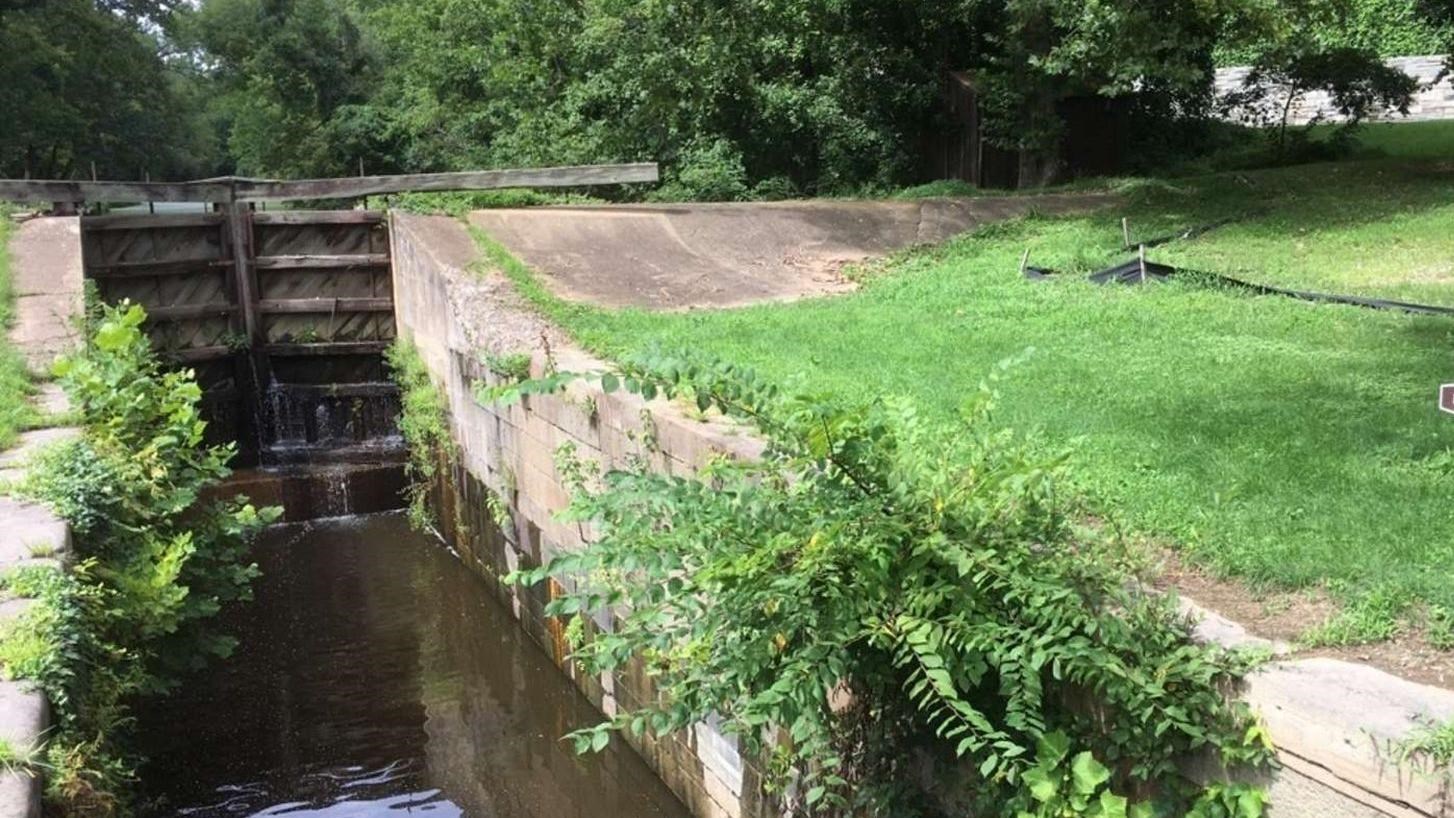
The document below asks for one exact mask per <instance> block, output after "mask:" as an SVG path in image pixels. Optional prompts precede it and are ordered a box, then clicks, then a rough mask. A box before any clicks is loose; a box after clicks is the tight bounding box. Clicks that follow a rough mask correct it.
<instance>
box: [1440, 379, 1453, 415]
mask: <svg viewBox="0 0 1454 818" xmlns="http://www.w3.org/2000/svg"><path fill="white" fill-rule="evenodd" d="M1439 408H1440V409H1442V410H1443V411H1445V412H1448V413H1449V414H1451V415H1454V383H1446V384H1444V385H1443V386H1441V387H1439Z"/></svg>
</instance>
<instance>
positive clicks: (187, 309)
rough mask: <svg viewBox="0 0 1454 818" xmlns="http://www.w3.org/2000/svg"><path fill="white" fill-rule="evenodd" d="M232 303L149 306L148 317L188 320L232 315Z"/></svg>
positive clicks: (159, 319) (162, 319)
mask: <svg viewBox="0 0 1454 818" xmlns="http://www.w3.org/2000/svg"><path fill="white" fill-rule="evenodd" d="M233 309H234V307H233V306H232V304H223V303H212V304H176V305H172V306H166V307H147V308H146V317H147V318H149V319H152V320H155V321H186V320H188V319H196V318H207V317H208V316H212V315H231V314H232V311H233Z"/></svg>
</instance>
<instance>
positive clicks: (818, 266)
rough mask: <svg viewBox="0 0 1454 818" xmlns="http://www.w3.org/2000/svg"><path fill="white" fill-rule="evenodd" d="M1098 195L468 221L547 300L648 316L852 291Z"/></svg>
mask: <svg viewBox="0 0 1454 818" xmlns="http://www.w3.org/2000/svg"><path fill="white" fill-rule="evenodd" d="M1108 201H1109V197H1107V196H1105V195H1102V194H1045V195H1039V196H999V197H985V198H979V199H925V200H921V201H872V202H869V201H831V200H816V201H805V202H764V203H736V204H681V205H649V206H648V205H602V206H594V207H544V208H529V209H501V210H481V211H476V212H474V213H471V214H470V217H469V219H470V223H471V224H473V225H475V226H477V227H479V228H481V229H483V230H484V231H485V232H486V233H488V234H490V235H491V236H492V237H494V238H495V240H496V241H499V242H500V243H501V244H503V245H504V246H505V247H506V248H507V249H508V250H509V251H510V252H511V253H513V254H515V256H516V257H518V258H520V259H521V260H522V261H524V262H525V263H526V264H528V265H530V267H532V268H533V269H534V270H535V271H536V272H537V273H538V274H539V275H540V276H541V278H542V279H543V280H544V281H545V282H546V283H547V284H548V285H549V286H550V287H551V289H552V290H554V291H555V292H556V294H558V295H560V296H561V297H563V298H567V299H570V300H572V301H586V302H590V303H594V304H599V305H602V306H608V307H628V306H630V307H646V308H648V309H657V310H674V309H687V308H691V307H732V306H741V305H745V304H753V303H759V302H764V301H790V300H793V299H797V298H803V297H806V296H814V295H826V294H831V293H838V292H844V291H847V290H850V289H852V287H853V285H852V283H851V282H849V281H847V280H846V279H844V277H843V276H842V275H841V271H842V269H843V268H844V267H845V266H846V265H849V264H853V263H857V262H862V261H866V260H870V259H873V258H878V257H881V256H884V255H886V254H888V253H892V252H894V251H895V250H901V249H903V248H906V247H911V246H913V245H918V244H935V243H938V242H942V241H944V240H946V239H948V238H951V237H953V236H955V235H958V234H960V233H963V232H965V231H968V230H972V229H974V228H976V227H978V226H980V225H983V224H989V223H992V222H997V221H1003V220H1005V219H1009V218H1013V217H1015V216H1021V215H1024V214H1025V213H1028V212H1031V211H1035V212H1040V213H1070V212H1080V211H1085V210H1090V209H1093V208H1095V207H1098V206H1101V205H1103V204H1106V203H1107V202H1108Z"/></svg>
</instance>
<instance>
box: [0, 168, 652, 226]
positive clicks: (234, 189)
mask: <svg viewBox="0 0 1454 818" xmlns="http://www.w3.org/2000/svg"><path fill="white" fill-rule="evenodd" d="M659 178H660V172H659V170H658V168H657V165H656V163H655V162H634V163H627V164H618V165H575V166H570V167H557V168H512V169H502V170H475V171H461V172H457V173H408V174H398V175H393V176H352V177H343V178H338V179H298V180H294V181H283V180H276V179H242V178H238V177H233V176H224V177H220V178H217V179H201V180H198V181H195V182H87V181H76V180H67V179H0V200H9V201H16V202H58V203H62V204H65V205H73V204H75V203H77V202H198V203H215V204H229V203H235V202H239V201H244V200H248V201H256V200H259V199H273V200H279V201H287V200H297V199H359V198H363V197H365V196H375V195H380V194H386V193H405V192H409V191H421V192H424V191H441V190H492V189H497V188H537V187H587V186H590V185H622V184H632V183H637V182H655V181H657V180H658V179H659ZM363 212H367V211H363ZM274 215H275V214H270V215H269V217H268V218H274ZM276 215H281V214H276ZM288 218H291V217H290V216H287V215H281V218H280V219H275V222H274V223H279V222H281V223H285V224H286V223H287V219H288ZM338 218H344V217H338ZM359 218H360V219H361V220H366V219H367V217H359ZM313 223H317V222H313Z"/></svg>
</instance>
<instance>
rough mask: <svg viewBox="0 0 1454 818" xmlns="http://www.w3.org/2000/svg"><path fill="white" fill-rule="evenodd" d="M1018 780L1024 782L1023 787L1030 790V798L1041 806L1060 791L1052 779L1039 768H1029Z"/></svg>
mask: <svg viewBox="0 0 1454 818" xmlns="http://www.w3.org/2000/svg"><path fill="white" fill-rule="evenodd" d="M1020 778H1021V780H1023V781H1024V782H1025V787H1026V788H1028V789H1029V790H1030V797H1031V798H1034V799H1035V800H1036V801H1039V802H1040V803H1042V804H1044V803H1047V802H1049V801H1050V800H1051V799H1052V798H1054V797H1055V794H1056V792H1057V791H1058V790H1059V789H1060V787H1059V785H1058V784H1057V782H1056V781H1055V779H1054V777H1052V776H1051V774H1050V773H1049V772H1047V771H1046V770H1044V769H1043V768H1040V767H1031V768H1030V769H1028V770H1026V771H1025V774H1024V775H1022V776H1021V777H1020Z"/></svg>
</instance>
